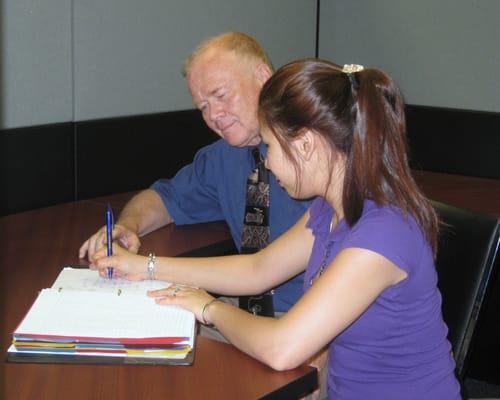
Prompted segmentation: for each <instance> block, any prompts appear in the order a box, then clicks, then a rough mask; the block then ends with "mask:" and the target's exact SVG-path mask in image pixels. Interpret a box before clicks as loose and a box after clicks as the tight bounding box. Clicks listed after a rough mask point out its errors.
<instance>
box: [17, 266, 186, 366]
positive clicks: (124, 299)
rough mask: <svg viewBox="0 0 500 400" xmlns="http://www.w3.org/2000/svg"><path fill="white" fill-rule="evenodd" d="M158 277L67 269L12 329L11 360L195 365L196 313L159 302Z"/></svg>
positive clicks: (42, 292)
mask: <svg viewBox="0 0 500 400" xmlns="http://www.w3.org/2000/svg"><path fill="white" fill-rule="evenodd" d="M168 285H169V284H168V283H165V282H158V281H141V282H131V281H126V280H123V279H106V278H101V277H99V275H98V274H97V272H96V271H91V270H89V269H79V268H71V267H66V268H64V269H63V270H62V271H61V273H60V274H59V276H58V278H57V279H56V281H55V282H54V284H53V285H52V287H51V288H48V289H43V290H42V291H41V292H40V293H39V295H38V297H37V299H36V300H35V302H34V304H33V305H32V307H31V309H30V310H29V312H28V313H27V315H26V316H25V317H24V319H23V320H22V321H21V323H20V324H19V326H18V327H17V329H16V330H15V332H14V333H13V342H12V346H10V348H9V350H8V359H9V361H20V362H82V363H86V362H90V363H92V362H94V363H134V364H136V363H147V364H183V365H186V364H191V363H192V362H193V356H194V338H195V327H196V320H195V317H194V314H193V313H191V312H189V311H186V310H183V309H182V308H180V307H177V306H164V305H157V304H156V303H155V302H154V300H153V299H152V298H149V297H147V296H146V291H147V290H151V289H158V288H164V287H166V286H168Z"/></svg>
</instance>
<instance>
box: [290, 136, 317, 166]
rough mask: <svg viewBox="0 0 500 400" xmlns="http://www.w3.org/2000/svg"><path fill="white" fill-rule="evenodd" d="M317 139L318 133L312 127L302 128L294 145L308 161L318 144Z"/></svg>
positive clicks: (298, 152)
mask: <svg viewBox="0 0 500 400" xmlns="http://www.w3.org/2000/svg"><path fill="white" fill-rule="evenodd" d="M316 139H317V138H316V135H315V134H314V133H313V132H312V131H311V130H310V129H306V128H302V129H301V130H300V132H299V135H298V136H297V138H296V139H295V140H294V146H295V150H296V152H297V154H299V155H300V157H301V158H302V159H304V160H306V161H308V160H310V159H311V156H312V154H313V153H314V151H315V147H316V144H317V143H316V142H317V141H316Z"/></svg>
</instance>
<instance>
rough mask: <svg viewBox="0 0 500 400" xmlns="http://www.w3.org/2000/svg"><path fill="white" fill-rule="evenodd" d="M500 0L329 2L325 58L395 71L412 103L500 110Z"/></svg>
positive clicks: (323, 28) (324, 17)
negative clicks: (499, 78)
mask: <svg viewBox="0 0 500 400" xmlns="http://www.w3.org/2000/svg"><path fill="white" fill-rule="evenodd" d="M499 16H500V2H499V1H498V0H442V1H434V0H421V1H399V0H377V1H372V0H357V1H349V0H335V1H333V0H327V1H322V2H321V21H320V40H319V55H320V57H324V58H328V59H331V60H334V61H337V62H339V63H351V62H357V63H365V64H366V65H373V66H379V67H381V68H383V69H385V70H386V71H387V72H388V73H390V74H391V75H392V76H393V77H394V78H395V79H396V80H397V81H398V83H399V85H400V86H401V88H402V90H403V92H404V94H405V98H406V101H407V102H408V103H411V104H418V105H427V106H438V107H449V108H459V109H470V110H482V111H495V112H498V111H500V84H499V82H498V79H497V76H498V71H500V51H499V40H500V23H499V18H500V17H499Z"/></svg>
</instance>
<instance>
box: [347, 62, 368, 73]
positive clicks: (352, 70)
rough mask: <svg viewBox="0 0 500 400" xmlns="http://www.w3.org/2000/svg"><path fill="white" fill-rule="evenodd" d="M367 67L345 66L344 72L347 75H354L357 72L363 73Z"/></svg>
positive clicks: (357, 65)
mask: <svg viewBox="0 0 500 400" xmlns="http://www.w3.org/2000/svg"><path fill="white" fill-rule="evenodd" d="M364 69H365V67H363V66H362V65H359V64H344V67H343V68H342V72H344V73H345V74H353V73H355V72H359V71H363V70H364Z"/></svg>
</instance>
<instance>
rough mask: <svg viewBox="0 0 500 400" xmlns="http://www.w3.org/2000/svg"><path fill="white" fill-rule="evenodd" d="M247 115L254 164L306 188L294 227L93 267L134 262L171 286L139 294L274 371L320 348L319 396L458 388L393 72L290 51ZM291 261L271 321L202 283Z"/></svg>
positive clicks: (253, 286)
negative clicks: (257, 131)
mask: <svg viewBox="0 0 500 400" xmlns="http://www.w3.org/2000/svg"><path fill="white" fill-rule="evenodd" d="M259 118H260V121H261V127H262V128H261V135H262V139H263V141H264V142H265V143H266V144H267V146H268V153H267V159H266V166H267V167H268V168H269V169H270V170H271V171H272V172H273V173H274V174H275V175H276V177H277V178H278V179H279V180H280V183H281V185H282V186H283V187H284V188H285V189H286V190H287V191H288V193H289V194H290V195H291V196H292V197H295V198H303V199H306V198H312V197H316V199H315V200H314V202H313V204H312V206H311V208H310V210H309V211H308V212H307V213H306V214H305V215H304V216H303V217H302V219H300V220H299V221H298V223H297V224H296V225H295V226H293V227H292V228H291V229H290V230H289V231H287V232H286V233H285V234H283V235H282V236H281V237H280V238H278V239H277V240H275V241H274V242H273V243H271V244H270V245H269V246H268V247H267V248H265V249H264V250H262V251H260V252H259V253H256V254H253V255H238V256H227V257H217V258H200V259H192V258H185V259H183V258H168V257H163V258H161V257H160V258H156V260H153V259H151V258H150V259H149V263H148V260H147V259H146V258H145V257H143V256H139V255H135V254H131V253H128V252H127V251H126V250H122V249H116V251H115V253H116V254H115V255H113V256H112V257H105V256H104V254H103V253H102V252H101V253H100V254H99V257H100V258H99V260H98V261H97V262H96V265H95V267H97V268H99V269H100V271H101V274H102V275H104V276H105V274H106V267H114V268H115V274H116V275H118V276H123V277H125V278H127V279H147V278H148V276H149V275H148V271H147V265H148V266H149V270H150V271H149V272H150V273H151V272H152V270H153V269H154V271H153V272H154V276H155V277H156V278H157V279H162V280H166V281H170V282H176V284H180V285H172V286H170V287H169V288H167V289H163V290H159V291H155V292H151V293H150V295H151V296H153V297H155V298H156V300H157V302H158V303H159V304H177V305H180V306H182V307H184V308H186V309H189V310H191V311H193V312H194V313H195V315H196V317H197V318H198V320H200V321H201V322H202V323H204V324H213V325H215V326H216V327H217V329H218V330H219V331H220V332H222V334H223V335H224V336H225V337H226V338H227V339H228V340H229V341H230V342H231V343H233V344H234V345H235V346H237V347H239V348H240V349H241V350H243V351H245V352H247V353H248V354H250V355H252V356H253V357H255V358H257V359H259V360H261V361H263V362H264V363H267V364H269V365H270V366H272V367H273V368H275V369H278V370H284V369H289V368H293V367H295V366H297V365H299V364H301V363H304V362H305V361H306V360H308V359H309V358H310V357H311V356H313V355H314V354H315V353H316V352H318V351H319V350H320V349H322V348H323V347H324V346H329V358H328V393H329V396H330V397H331V398H332V399H337V400H341V399H386V400H387V399H427V400H430V399H439V400H443V399H459V398H460V393H459V392H460V388H459V384H458V382H457V380H456V378H455V375H454V366H455V364H454V361H453V358H452V355H451V346H450V343H449V342H448V341H447V339H446V334H447V327H446V325H445V323H444V322H443V319H442V315H441V296H440V293H439V290H438V288H437V274H436V271H435V266H434V254H435V251H436V243H437V236H438V219H437V217H436V214H435V212H434V210H433V208H432V206H431V205H430V203H429V202H428V200H427V199H426V198H425V197H424V196H423V195H422V193H421V192H420V191H419V190H418V188H417V186H416V184H415V182H414V181H413V179H412V177H411V174H410V170H409V167H408V160H407V155H406V138H405V118H404V104H403V100H402V97H401V95H400V93H399V91H398V89H397V87H396V85H395V84H394V82H393V81H392V80H391V78H390V77H388V76H387V75H386V74H385V73H383V72H382V71H380V70H377V69H364V68H363V67H361V66H358V65H346V66H344V68H340V67H339V66H337V65H335V64H333V63H330V62H327V61H322V60H299V61H296V62H292V63H290V64H288V65H285V66H284V67H282V68H281V69H279V70H278V71H277V72H276V73H275V74H274V75H273V76H272V77H271V78H270V79H269V80H268V81H267V83H266V84H265V85H264V87H263V90H262V92H261V95H260V108H259ZM115 247H118V246H115ZM304 265H307V269H306V282H305V285H304V286H305V287H304V296H303V297H302V298H301V299H300V300H299V302H298V303H297V304H296V305H295V306H294V307H292V308H291V309H290V311H289V312H288V313H286V314H285V315H284V316H283V317H281V318H279V319H273V318H265V317H256V316H253V315H250V314H249V313H247V312H244V311H242V310H240V309H238V308H235V307H232V306H230V305H228V304H225V303H223V302H220V301H217V300H216V299H214V298H213V297H212V296H211V295H209V294H208V293H207V292H206V291H205V290H207V291H209V292H215V293H220V294H225V295H241V294H257V293H262V292H265V291H267V290H269V289H270V288H272V287H275V286H277V285H278V284H279V283H281V282H284V281H286V280H288V279H290V278H292V277H293V276H295V275H297V274H298V273H300V272H302V271H303V270H304ZM198 287H200V288H203V289H205V290H203V289H198Z"/></svg>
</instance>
